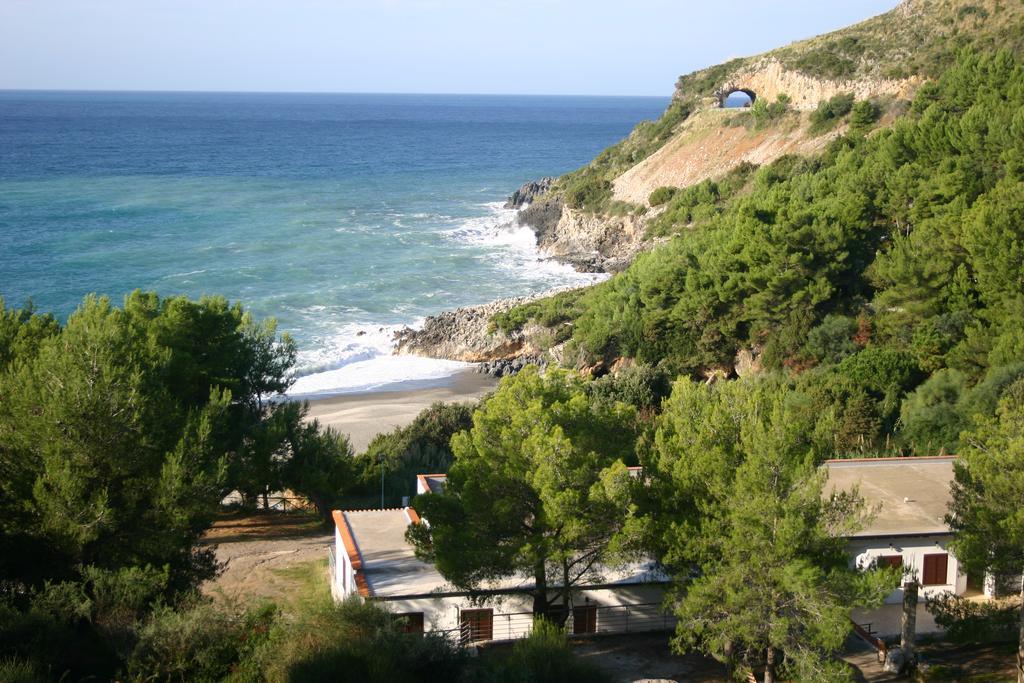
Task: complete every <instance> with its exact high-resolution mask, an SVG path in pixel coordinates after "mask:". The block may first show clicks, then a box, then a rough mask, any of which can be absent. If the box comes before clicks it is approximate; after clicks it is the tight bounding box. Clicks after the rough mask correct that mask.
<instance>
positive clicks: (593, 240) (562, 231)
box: [537, 206, 649, 273]
mask: <svg viewBox="0 0 1024 683" xmlns="http://www.w3.org/2000/svg"><path fill="white" fill-rule="evenodd" d="M645 228H646V226H645V223H644V220H643V217H642V216H634V215H626V216H599V215H593V214H589V213H585V212H583V211H579V210H577V209H573V208H570V207H567V206H566V207H562V212H561V216H560V217H559V220H558V223H556V224H555V225H554V227H553V228H551V229H549V230H548V231H546V232H544V233H543V234H541V233H538V235H537V245H538V246H539V247H540V250H541V251H542V252H543V253H545V254H547V255H548V256H552V257H554V258H556V259H558V260H559V261H563V262H566V263H569V264H571V265H572V266H573V267H574V268H576V269H577V270H579V271H581V272H605V273H617V272H620V271H622V270H625V268H626V267H627V266H628V265H629V264H630V263H631V262H632V261H633V259H634V258H635V257H636V255H637V254H638V253H639V252H641V251H643V250H645V249H646V248H648V247H649V244H648V243H647V242H646V241H645V240H644V232H645Z"/></svg>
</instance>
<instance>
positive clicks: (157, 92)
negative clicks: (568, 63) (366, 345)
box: [0, 87, 672, 99]
mask: <svg viewBox="0 0 1024 683" xmlns="http://www.w3.org/2000/svg"><path fill="white" fill-rule="evenodd" d="M17 92H27V93H118V94H120V93H132V94H139V95H144V94H148V95H421V96H422V95H435V96H445V97H595V98H596V97H603V98H619V99H638V98H647V99H672V96H671V95H600V94H587V93H579V94H564V93H514V92H426V91H408V92H399V91H394V90H392V91H385V90H145V89H123V90H118V89H110V88H3V87H0V93H17Z"/></svg>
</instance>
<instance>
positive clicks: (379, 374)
mask: <svg viewBox="0 0 1024 683" xmlns="http://www.w3.org/2000/svg"><path fill="white" fill-rule="evenodd" d="M422 324H423V320H422V319H419V320H417V321H414V323H413V325H412V326H413V327H416V326H419V325H422ZM402 327H404V326H402V325H374V324H359V323H352V324H348V325H344V326H342V328H341V329H340V330H339V333H338V334H337V335H336V336H335V337H333V338H331V339H328V340H324V342H322V343H321V344H319V345H318V347H319V348H317V349H316V350H315V351H307V352H304V353H302V354H301V355H300V358H299V366H300V367H301V368H302V371H301V372H300V375H299V377H298V378H297V379H296V381H295V383H294V384H293V385H292V388H291V389H290V390H289V391H288V395H289V396H291V397H293V398H316V397H323V396H332V395H337V394H354V393H361V392H366V391H375V390H382V389H396V390H397V389H403V388H410V387H425V386H432V385H437V384H441V383H443V382H444V381H446V380H447V379H448V378H450V377H451V376H452V375H454V374H455V373H457V372H459V371H461V370H465V369H467V368H469V367H472V365H471V364H470V363H459V362H456V361H448V360H439V359H434V358H420V357H418V356H395V355H393V350H394V335H395V332H396V331H398V330H399V329H401V328H402Z"/></svg>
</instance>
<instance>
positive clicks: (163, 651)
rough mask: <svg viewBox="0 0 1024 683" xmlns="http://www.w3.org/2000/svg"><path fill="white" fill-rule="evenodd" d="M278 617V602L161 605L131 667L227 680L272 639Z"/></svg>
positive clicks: (137, 672) (134, 671) (145, 672)
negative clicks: (257, 605)
mask: <svg viewBox="0 0 1024 683" xmlns="http://www.w3.org/2000/svg"><path fill="white" fill-rule="evenodd" d="M275 616H276V608H275V607H274V606H273V605H267V606H264V607H261V608H253V609H248V610H245V609H240V608H239V607H238V606H235V605H213V604H211V603H207V604H200V605H196V606H194V607H192V608H186V609H181V610H174V609H171V608H169V607H164V608H160V609H158V610H156V611H155V612H154V613H153V615H152V616H151V617H150V618H149V619H148V620H147V622H146V623H145V625H144V626H142V628H141V629H140V631H139V640H138V644H137V645H136V646H135V649H134V651H133V652H132V655H131V657H130V659H129V661H128V671H129V673H130V674H131V675H132V676H135V677H137V678H140V679H143V678H145V679H157V680H180V681H218V680H221V679H222V678H225V677H226V676H228V674H230V673H231V672H232V671H233V670H234V668H235V667H236V666H237V665H238V664H239V663H240V662H241V661H242V660H244V659H245V658H246V657H247V656H248V655H249V654H250V653H251V652H252V651H253V650H254V649H255V648H256V647H257V646H259V645H260V644H261V643H262V642H263V641H264V640H265V639H266V638H267V634H268V632H269V629H270V625H271V623H272V622H273V620H274V617H275Z"/></svg>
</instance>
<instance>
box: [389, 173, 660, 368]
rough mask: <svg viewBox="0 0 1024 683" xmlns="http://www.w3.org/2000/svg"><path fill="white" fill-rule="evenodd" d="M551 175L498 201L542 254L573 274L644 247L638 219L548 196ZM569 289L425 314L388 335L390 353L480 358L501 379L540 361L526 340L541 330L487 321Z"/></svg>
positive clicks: (624, 260)
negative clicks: (596, 212) (415, 325)
mask: <svg viewBox="0 0 1024 683" xmlns="http://www.w3.org/2000/svg"><path fill="white" fill-rule="evenodd" d="M555 182H556V179H555V178H541V179H540V180H536V181H530V182H527V183H524V184H523V185H522V186H521V187H519V188H518V189H517V190H516V191H515V192H513V193H512V194H511V195H510V196H509V197H508V200H507V201H506V202H505V208H513V209H518V212H517V214H516V223H517V224H518V225H521V226H527V227H529V228H531V229H532V230H533V232H534V234H535V235H536V237H537V247H538V249H539V250H540V252H541V253H542V254H545V255H546V256H549V257H550V258H553V259H555V260H557V261H560V262H562V263H567V264H569V265H571V266H572V267H573V268H575V269H576V270H577V271H579V272H584V273H616V272H619V271H621V270H624V269H625V268H626V266H628V265H629V263H630V262H631V261H632V260H633V258H634V257H635V256H636V254H637V253H639V252H640V251H642V250H643V248H644V245H645V244H646V242H645V241H644V224H643V221H642V219H640V218H638V217H636V216H611V217H605V216H591V215H588V214H585V213H583V212H581V211H577V210H575V209H572V208H570V207H568V206H566V205H565V204H564V203H563V202H562V200H561V197H559V196H558V195H557V194H553V193H551V189H552V187H553V186H554V183H555ZM568 289H573V288H572V287H563V288H558V289H553V290H549V291H546V292H542V293H540V294H537V295H534V296H521V297H511V298H507V299H499V300H497V301H491V302H489V303H486V304H481V305H479V306H466V307H462V308H457V309H455V310H450V311H444V312H443V313H439V314H438V315H433V316H429V317H428V318H427V319H426V320H425V321H424V324H423V326H422V327H421V328H420V329H412V328H405V329H403V330H400V331H399V332H397V333H396V334H395V351H394V352H395V353H396V354H409V355H416V356H424V357H428V358H443V359H447V360H456V361H464V362H469V363H481V364H482V365H481V366H480V368H479V369H478V371H479V372H484V373H487V374H489V375H492V376H494V377H503V376H505V375H507V374H513V373H515V372H518V371H519V370H520V369H522V367H523V366H524V365H525V364H543V363H544V362H545V354H544V352H543V350H542V349H540V348H538V347H537V346H536V345H535V344H533V343H532V342H531V338H533V337H535V336H536V335H537V334H543V333H544V332H545V331H546V330H545V329H544V328H542V327H540V326H538V325H527V326H525V327H524V329H521V330H516V331H513V332H511V333H506V332H503V331H501V330H498V329H495V328H494V326H493V325H492V324H491V319H492V318H493V317H494V316H495V315H496V314H498V313H504V312H505V311H508V310H509V309H512V308H514V307H516V306H521V305H523V304H526V303H529V302H531V301H534V300H536V299H541V298H544V297H548V296H551V295H552V294H557V293H559V292H562V291H567V290H568Z"/></svg>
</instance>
